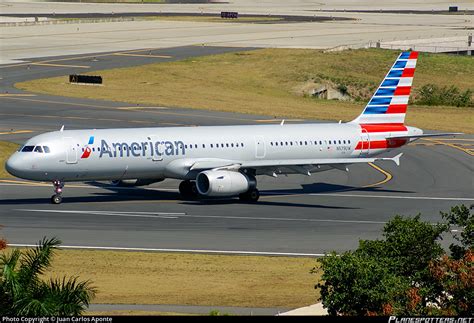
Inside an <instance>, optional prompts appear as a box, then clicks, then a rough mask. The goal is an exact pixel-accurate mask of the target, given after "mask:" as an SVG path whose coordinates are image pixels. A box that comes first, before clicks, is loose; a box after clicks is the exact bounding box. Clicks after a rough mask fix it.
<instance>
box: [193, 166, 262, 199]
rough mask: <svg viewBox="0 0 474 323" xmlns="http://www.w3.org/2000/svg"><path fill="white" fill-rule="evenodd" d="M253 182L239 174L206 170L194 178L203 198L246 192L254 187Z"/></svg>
mask: <svg viewBox="0 0 474 323" xmlns="http://www.w3.org/2000/svg"><path fill="white" fill-rule="evenodd" d="M255 184H256V183H255V180H252V179H250V178H249V177H247V176H246V175H244V174H242V173H239V172H232V171H227V170H215V171H213V170H207V171H204V172H201V173H199V174H198V175H197V177H196V187H197V190H198V192H199V194H201V195H205V196H233V195H238V194H240V193H244V192H247V191H248V190H249V189H250V188H251V187H253V186H255Z"/></svg>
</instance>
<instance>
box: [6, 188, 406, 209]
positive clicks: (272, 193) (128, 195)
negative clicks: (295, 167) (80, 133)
mask: <svg viewBox="0 0 474 323" xmlns="http://www.w3.org/2000/svg"><path fill="white" fill-rule="evenodd" d="M87 184H90V185H94V186H96V187H99V188H103V189H106V190H108V192H95V193H93V194H92V195H85V196H71V197H69V196H67V195H66V196H65V197H64V200H63V201H64V203H91V202H96V203H99V202H103V203H107V202H127V201H129V202H131V201H155V202H157V203H159V202H160V201H164V200H166V201H176V203H181V204H184V205H226V204H240V205H268V206H293V207H309V208H326V209H355V208H352V207H343V206H328V205H317V204H310V203H301V202H287V201H281V200H280V201H277V200H276V199H277V198H278V196H279V195H281V196H282V198H283V197H285V196H291V195H299V194H311V193H330V192H348V191H359V192H361V191H364V192H397V193H414V192H411V191H400V190H386V189H380V188H377V187H370V188H360V187H352V186H346V185H337V184H327V183H314V184H303V185H302V186H301V188H297V189H275V190H263V191H261V194H262V195H261V198H260V200H259V201H258V203H256V204H254V203H246V202H241V201H239V200H238V198H206V199H194V200H184V199H182V198H181V196H180V195H179V193H177V192H170V191H160V190H159V189H154V190H150V189H147V188H139V187H135V188H122V187H114V186H110V185H106V184H103V183H98V182H90V183H87ZM66 189H67V187H66ZM49 198H50V195H48V196H44V197H35V198H24V199H4V200H0V205H22V204H23V205H25V204H49ZM270 198H271V199H275V200H270Z"/></svg>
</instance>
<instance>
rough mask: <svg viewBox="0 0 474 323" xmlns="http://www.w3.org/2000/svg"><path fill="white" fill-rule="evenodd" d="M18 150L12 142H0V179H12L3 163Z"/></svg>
mask: <svg viewBox="0 0 474 323" xmlns="http://www.w3.org/2000/svg"><path fill="white" fill-rule="evenodd" d="M17 149H18V145H17V144H15V143H12V142H7V141H0V178H9V177H12V176H11V175H10V174H8V173H7V171H6V170H5V162H6V161H7V159H8V157H10V156H11V154H13V153H14V152H15V151H16V150H17Z"/></svg>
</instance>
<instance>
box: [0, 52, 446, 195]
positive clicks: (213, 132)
mask: <svg viewBox="0 0 474 323" xmlns="http://www.w3.org/2000/svg"><path fill="white" fill-rule="evenodd" d="M417 58H418V53H417V52H402V53H401V54H400V55H399V56H398V58H397V60H396V61H395V63H394V64H393V66H392V68H391V69H390V71H389V72H388V73H387V75H386V76H385V78H384V80H383V81H382V83H381V84H380V86H379V87H378V88H377V91H376V92H375V94H374V95H373V97H372V98H371V99H370V101H369V103H368V104H367V105H366V107H365V108H364V110H363V112H362V113H361V114H360V115H359V116H358V117H357V118H356V119H355V120H352V121H350V122H347V123H338V124H334V123H328V124H321V123H318V124H291V125H290V124H284V123H283V122H282V123H281V124H277V125H245V126H211V127H169V128H168V127H167V128H130V129H87V130H63V129H61V130H60V131H54V132H48V133H45V134H41V135H38V136H35V137H33V138H31V139H29V140H28V141H27V142H26V143H25V145H24V146H22V147H21V148H20V149H19V150H18V151H17V152H15V153H14V154H13V155H12V156H11V157H10V158H9V159H8V161H7V163H6V169H7V171H8V172H9V173H10V174H12V175H14V176H16V177H19V178H23V179H28V180H33V181H50V182H52V183H53V186H54V195H53V196H52V197H51V202H52V203H54V204H59V203H61V201H62V196H61V193H62V192H63V187H64V183H66V182H74V181H101V180H107V181H112V182H113V183H115V184H118V185H136V186H139V185H148V184H151V183H154V182H159V181H162V180H164V179H165V178H174V179H179V180H182V182H181V184H180V185H179V191H180V193H181V195H182V196H183V197H184V198H190V197H214V196H217V197H234V196H239V198H240V199H241V200H243V201H248V202H256V201H257V200H258V198H259V195H260V194H259V191H258V189H257V177H256V176H257V175H269V176H274V177H277V176H278V175H280V174H305V175H311V174H312V173H315V172H321V171H325V170H329V169H333V168H336V169H343V170H346V169H347V166H348V165H351V164H358V163H371V162H375V161H379V160H382V161H393V162H395V163H396V164H397V165H399V159H400V156H401V155H402V154H398V155H396V156H395V157H393V158H379V157H376V156H377V155H379V154H381V153H384V152H386V151H389V150H392V149H394V148H399V147H401V146H403V145H406V144H407V143H409V142H410V141H413V140H416V139H418V138H421V137H428V136H438V135H448V134H423V131H422V130H421V129H418V128H415V127H409V126H406V125H405V124H404V121H405V114H406V111H407V104H408V99H409V95H410V90H411V86H412V82H413V75H414V72H415V67H416V62H417ZM453 134H454V133H453Z"/></svg>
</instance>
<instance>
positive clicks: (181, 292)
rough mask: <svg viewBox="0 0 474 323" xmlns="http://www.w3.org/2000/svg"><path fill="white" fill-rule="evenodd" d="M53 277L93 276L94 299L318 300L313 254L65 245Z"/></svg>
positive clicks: (293, 303)
mask: <svg viewBox="0 0 474 323" xmlns="http://www.w3.org/2000/svg"><path fill="white" fill-rule="evenodd" d="M52 263H53V267H52V269H51V271H50V275H51V276H62V275H68V276H71V275H73V276H74V275H77V276H79V277H80V279H81V280H85V279H88V280H91V281H92V282H93V285H94V286H96V287H97V289H98V294H97V297H96V298H95V299H94V301H93V302H94V303H112V304H114V303H123V304H179V305H208V306H244V307H289V308H293V307H300V306H306V305H309V304H314V303H316V301H317V298H318V297H319V294H318V291H317V290H315V289H314V285H315V284H316V282H317V279H318V275H315V274H310V270H311V269H312V268H313V267H314V266H315V264H316V261H315V259H312V258H290V257H260V256H227V255H202V254H177V253H145V252H117V251H92V250H61V251H58V253H57V254H56V256H55V257H54V259H53V262H52Z"/></svg>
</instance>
